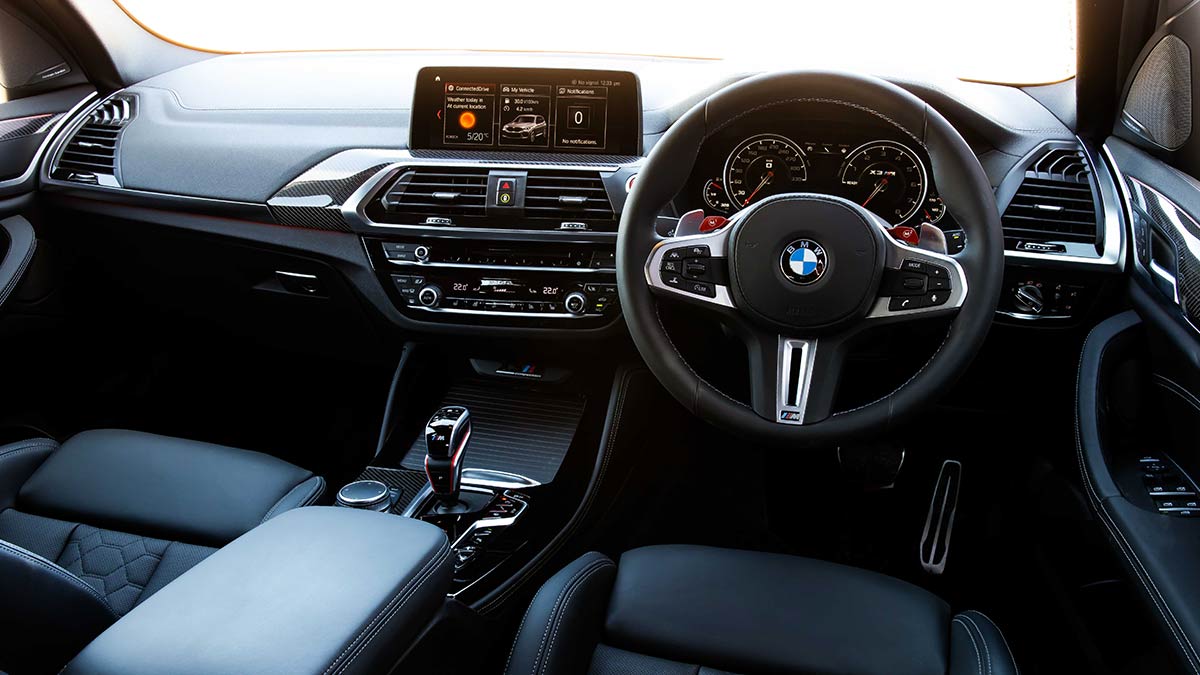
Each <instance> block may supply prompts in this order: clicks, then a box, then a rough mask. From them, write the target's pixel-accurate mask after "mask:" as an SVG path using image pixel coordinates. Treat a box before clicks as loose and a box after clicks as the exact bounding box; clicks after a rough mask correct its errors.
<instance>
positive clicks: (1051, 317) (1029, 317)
mask: <svg viewBox="0 0 1200 675" xmlns="http://www.w3.org/2000/svg"><path fill="white" fill-rule="evenodd" d="M996 314H999V315H1000V316H1007V317H1009V318H1010V319H1020V320H1021V321H1067V320H1070V319H1072V318H1074V317H1071V316H1068V315H1065V314H1025V313H1023V312H1009V311H1006V310H999V309H998V310H996Z"/></svg>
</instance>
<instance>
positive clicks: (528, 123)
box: [500, 115, 546, 142]
mask: <svg viewBox="0 0 1200 675" xmlns="http://www.w3.org/2000/svg"><path fill="white" fill-rule="evenodd" d="M500 135H501V136H503V137H504V138H511V139H516V140H522V141H530V142H533V141H536V140H537V139H539V138H545V137H546V118H545V117H543V116H541V115H518V116H517V117H515V118H513V121H511V122H509V123H508V124H505V125H504V126H503V127H501V128H500Z"/></svg>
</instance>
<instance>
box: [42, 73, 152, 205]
mask: <svg viewBox="0 0 1200 675" xmlns="http://www.w3.org/2000/svg"><path fill="white" fill-rule="evenodd" d="M136 115H137V98H136V97H134V96H131V95H128V94H118V95H116V96H112V97H110V98H109V99H108V100H106V101H104V102H103V103H101V104H100V105H99V106H97V107H96V108H94V109H93V110H92V112H91V113H89V114H88V117H87V122H85V123H84V124H83V126H81V127H79V129H78V130H77V131H76V132H75V133H74V134H73V135H72V136H71V140H70V141H68V142H67V145H66V147H64V148H63V151H62V153H61V154H60V155H59V156H58V161H57V162H55V164H54V170H53V171H52V172H51V176H53V177H54V178H57V179H59V180H69V181H73V182H77V183H88V184H91V185H106V186H109V187H120V184H121V183H120V180H119V178H118V175H117V173H118V172H117V145H118V143H119V142H120V137H121V132H122V131H123V130H124V129H125V127H126V126H127V125H128V124H129V123H130V122H131V121H132V120H133V118H134V117H135V116H136Z"/></svg>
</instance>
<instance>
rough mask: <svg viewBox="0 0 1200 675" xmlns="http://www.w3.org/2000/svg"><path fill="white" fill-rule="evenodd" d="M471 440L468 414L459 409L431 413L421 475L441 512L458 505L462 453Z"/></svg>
mask: <svg viewBox="0 0 1200 675" xmlns="http://www.w3.org/2000/svg"><path fill="white" fill-rule="evenodd" d="M470 438H471V413H470V411H468V410H467V409H466V408H464V407H462V406H448V407H445V408H442V409H441V410H439V411H437V412H435V413H434V414H433V417H430V418H429V423H428V424H427V425H425V447H426V454H425V475H426V476H427V477H428V478H429V487H430V488H431V489H432V490H433V494H434V496H435V497H437V500H438V502H440V507H441V508H440V509H439V510H441V511H443V512H447V511H451V510H453V509H454V508H455V507H457V506H458V505H459V500H458V491H459V484H460V482H461V480H462V470H463V454H464V453H465V452H466V450H467V441H468V440H469V439H470Z"/></svg>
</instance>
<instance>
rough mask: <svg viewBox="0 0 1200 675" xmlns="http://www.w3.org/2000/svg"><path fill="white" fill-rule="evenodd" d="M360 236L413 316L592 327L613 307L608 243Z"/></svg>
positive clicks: (614, 311)
mask: <svg viewBox="0 0 1200 675" xmlns="http://www.w3.org/2000/svg"><path fill="white" fill-rule="evenodd" d="M364 243H365V244H366V247H367V251H368V253H370V255H371V258H372V261H373V263H374V264H375V269H376V271H377V272H378V273H379V276H380V280H381V282H382V283H383V284H384V286H385V288H386V290H387V291H388V293H389V295H390V296H391V297H392V298H393V300H394V301H395V303H396V305H397V307H398V308H399V309H400V310H401V312H403V313H404V314H405V315H407V316H409V317H411V318H413V319H415V320H418V321H426V322H437V323H461V324H468V325H476V324H477V325H506V326H531V327H558V328H575V327H593V328H594V327H598V326H602V325H605V324H608V323H610V322H611V321H612V320H613V319H615V318H616V317H617V316H618V315H619V314H620V307H619V301H618V298H617V284H616V270H615V269H614V267H615V255H614V249H613V246H612V245H611V244H601V243H591V242H576V243H558V242H542V241H524V242H497V241H487V242H482V241H478V240H468V239H436V238H428V239H409V240H383V239H378V240H372V239H367V240H365V242H364Z"/></svg>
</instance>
